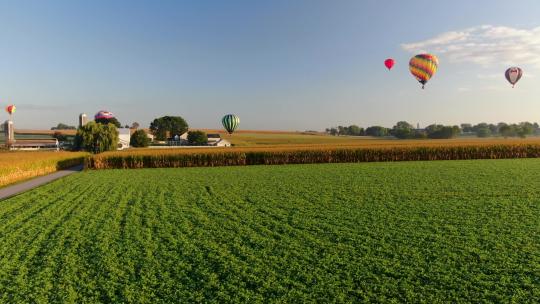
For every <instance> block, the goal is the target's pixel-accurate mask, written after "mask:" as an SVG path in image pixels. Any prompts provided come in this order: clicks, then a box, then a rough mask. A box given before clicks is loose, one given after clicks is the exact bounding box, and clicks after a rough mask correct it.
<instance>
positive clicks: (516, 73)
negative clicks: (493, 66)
mask: <svg viewBox="0 0 540 304" xmlns="http://www.w3.org/2000/svg"><path fill="white" fill-rule="evenodd" d="M504 76H505V77H506V80H508V82H510V84H511V85H512V88H513V87H514V85H516V83H517V82H518V81H519V80H520V79H521V76H523V71H522V70H521V69H520V68H518V67H511V68H508V69H507V70H506V72H505V73H504Z"/></svg>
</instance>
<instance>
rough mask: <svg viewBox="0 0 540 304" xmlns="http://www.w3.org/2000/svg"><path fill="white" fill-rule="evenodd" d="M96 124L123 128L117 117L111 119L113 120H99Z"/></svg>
mask: <svg viewBox="0 0 540 304" xmlns="http://www.w3.org/2000/svg"><path fill="white" fill-rule="evenodd" d="M94 121H95V122H96V123H99V124H103V125H106V124H113V125H114V126H115V127H117V128H121V127H122V124H121V123H120V122H119V121H118V119H116V117H111V118H98V119H96V120H94Z"/></svg>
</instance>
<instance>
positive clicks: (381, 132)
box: [366, 126, 388, 137]
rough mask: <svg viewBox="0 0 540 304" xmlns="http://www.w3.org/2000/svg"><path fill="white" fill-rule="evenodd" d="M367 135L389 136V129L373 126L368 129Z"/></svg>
mask: <svg viewBox="0 0 540 304" xmlns="http://www.w3.org/2000/svg"><path fill="white" fill-rule="evenodd" d="M366 135H368V136H376V137H382V136H386V135H388V129H387V128H385V127H381V126H371V127H368V128H367V129H366Z"/></svg>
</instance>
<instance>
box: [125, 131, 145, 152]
mask: <svg viewBox="0 0 540 304" xmlns="http://www.w3.org/2000/svg"><path fill="white" fill-rule="evenodd" d="M129 145H130V146H132V147H136V148H141V147H148V146H149V145H150V138H148V135H147V134H146V132H144V130H137V131H135V132H134V133H133V135H131V139H130V141H129Z"/></svg>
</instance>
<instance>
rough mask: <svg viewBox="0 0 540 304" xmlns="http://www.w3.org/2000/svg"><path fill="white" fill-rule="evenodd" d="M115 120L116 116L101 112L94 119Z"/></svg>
mask: <svg viewBox="0 0 540 304" xmlns="http://www.w3.org/2000/svg"><path fill="white" fill-rule="evenodd" d="M111 118H114V114H113V113H112V112H109V111H99V112H97V113H96V115H94V119H111Z"/></svg>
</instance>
